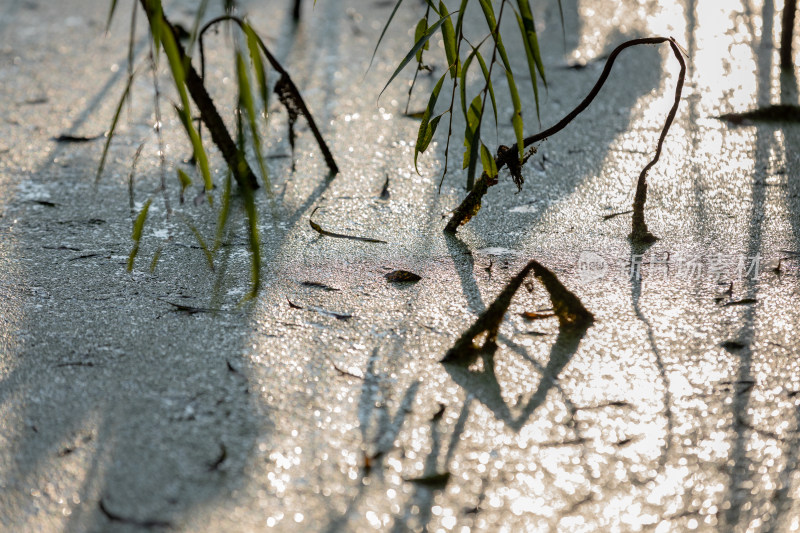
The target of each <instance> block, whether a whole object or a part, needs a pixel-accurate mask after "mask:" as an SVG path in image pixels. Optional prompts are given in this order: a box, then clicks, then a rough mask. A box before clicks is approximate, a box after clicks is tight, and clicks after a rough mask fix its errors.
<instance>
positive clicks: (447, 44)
mask: <svg viewBox="0 0 800 533" xmlns="http://www.w3.org/2000/svg"><path fill="white" fill-rule="evenodd" d="M446 12H447V6H445V5H444V2H442V1H441V0H440V1H439V13H446ZM443 20H444V23H443V24H442V39H443V40H444V52H445V55H446V56H447V66H448V70H449V71H450V77H451V78H455V77H456V76H458V72H459V62H460V61H459V57H458V53H457V52H456V30H455V28H453V21H451V20H450V17H444V18H443ZM426 44H427V41H426Z"/></svg>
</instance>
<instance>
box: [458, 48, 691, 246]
mask: <svg viewBox="0 0 800 533" xmlns="http://www.w3.org/2000/svg"><path fill="white" fill-rule="evenodd" d="M661 43H669V44H670V47H671V48H672V51H673V53H674V54H675V58H676V59H677V60H678V62H679V63H680V65H681V74H680V76H679V83H678V86H677V87H676V89H675V101H676V102H679V101H680V97H681V93H682V89H683V80H684V77H685V72H686V61H685V60H684V58H683V55H682V52H681V51H680V48H679V47H678V45H677V43H676V42H675V40H674V39H673V38H671V37H647V38H642V39H632V40H630V41H626V42H624V43H622V44H621V45H619V46H617V47H616V48H615V49H614V51H613V52H611V54H609V56H608V59H607V60H606V64H605V66H604V67H603V72H602V73H601V74H600V77H599V78H598V80H597V82H596V83H595V84H594V87H592V90H591V91H590V92H589V94H588V95H587V96H586V97H585V98H584V99H583V100H582V101H581V102H580V103H579V104H578V106H577V107H575V109H573V110H572V111H570V113H569V114H567V115H566V116H565V117H564V118H562V119H561V120H560V121H559V122H558V123H557V124H555V125H554V126H551V127H550V128H548V129H546V130H544V131H542V132H539V133H537V134H535V135H531V136H530V137H526V138H525V139H524V140H523V143H524V146H525V148H527V147H529V146H531V145H533V144H535V143H537V142H540V141H542V140H544V139H546V138H547V137H550V136H551V135H554V134H555V133H558V132H559V131H561V130H562V129H564V128H565V127H566V126H567V125H568V124H569V123H570V122H572V121H573V120H574V119H575V117H577V116H578V115H579V114H581V113H582V112H583V111H584V110H585V109H586V108H587V107H589V104H591V103H592V101H593V100H594V99H595V97H596V96H597V94H598V93H599V92H600V89H602V87H603V85H604V84H605V82H606V80H607V79H608V76H609V74H610V72H611V67H612V66H613V65H614V61H615V60H616V59H617V56H619V54H620V53H621V52H622V51H623V50H625V49H626V48H630V47H632V46H638V45H646V44H661ZM676 111H677V105H674V106H673V109H672V110H671V111H670V116H669V117H668V119H667V123H666V124H665V128H664V130H662V132H661V139H660V142H659V152H658V153H657V154H656V158H655V159H654V161H652V162H651V163H650V164H648V166H647V169H648V170H649V167H652V166H653V165H654V164H655V161H657V160H658V155H660V147H661V144H662V143H663V139H664V137H665V136H666V132H667V131H668V129H669V126H670V125H671V124H672V119H673V118H674V116H675V112H676ZM518 154H519V150H518V149H517V147H516V145H512V146H511V147H508V146H500V147H499V148H498V149H497V154H496V155H495V163H496V165H497V169H498V170H500V169H502V168H503V167H505V166H509V165H514V164H515V163H516V164H518V163H519V162H518V160H517V158H518ZM640 179H643V178H642V175H640ZM496 183H497V181H496V180H493V179H491V178H489V176H488V175H487V174H486V173H485V172H484V173H483V174H481V177H480V178H479V179H478V180H477V181H476V182H475V186H474V187H473V188H472V190H470V192H469V194H468V195H467V197H466V198H464V200H463V201H462V202H461V204H460V205H459V206H458V207H457V208H456V209H455V210H454V211H453V215H452V216H451V218H450V220H449V221H448V223H447V225H446V226H445V228H444V231H445V232H448V233H455V232H456V231H457V230H458V228H459V227H460V226H462V225H463V224H465V223H467V222H468V221H469V219H470V218H472V217H473V216H475V214H476V213H477V212H478V211H479V210H480V208H481V200H482V199H483V196H484V195H485V194H486V192H487V191H488V190H489V187H491V186H492V185H494V184H496ZM637 185H638V184H637ZM637 189H638V186H637ZM645 191H646V187H645ZM643 194H645V195H646V192H645V193H643ZM645 197H646V196H645ZM642 205H643V202H642Z"/></svg>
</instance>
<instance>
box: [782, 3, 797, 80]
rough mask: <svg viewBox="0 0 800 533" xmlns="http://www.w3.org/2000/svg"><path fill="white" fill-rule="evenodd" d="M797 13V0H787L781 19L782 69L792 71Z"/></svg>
mask: <svg viewBox="0 0 800 533" xmlns="http://www.w3.org/2000/svg"><path fill="white" fill-rule="evenodd" d="M796 11H797V0H786V1H785V2H784V6H783V15H782V17H781V19H782V20H781V68H782V69H792V68H794V62H793V61H792V36H793V35H794V17H795V12H796Z"/></svg>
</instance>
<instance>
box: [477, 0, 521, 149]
mask: <svg viewBox="0 0 800 533" xmlns="http://www.w3.org/2000/svg"><path fill="white" fill-rule="evenodd" d="M521 1H524V0H521ZM480 4H481V8H482V9H483V14H484V16H485V17H486V23H487V24H488V25H489V28H490V31H491V32H492V35H493V36H494V39H495V43H496V44H497V52H498V53H499V54H500V59H501V60H502V62H503V66H504V67H505V71H506V81H508V92H509V94H510V95H511V103H512V104H513V106H514V114H513V115H512V116H511V125H512V126H513V127H514V134H515V136H516V138H517V148H518V150H519V158H520V160H521V159H522V158H523V156H524V155H525V142H524V140H525V134H524V126H525V125H524V123H523V120H522V102H521V101H520V99H519V90H518V89H517V84H516V82H515V81H514V73H513V71H512V70H511V62H510V61H509V60H508V54H507V53H506V48H505V46H503V39H502V38H501V37H500V32H499V31H495V30H496V29H497V21H496V19H495V16H494V10H493V9H492V4H491V2H490V1H489V0H480Z"/></svg>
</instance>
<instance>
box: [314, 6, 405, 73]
mask: <svg viewBox="0 0 800 533" xmlns="http://www.w3.org/2000/svg"><path fill="white" fill-rule="evenodd" d="M316 3H317V0H314V4H315V5H316ZM402 3H403V0H397V3H396V4H395V5H394V9H392V14H391V15H389V20H387V21H386V25H384V26H383V30H382V31H381V36H380V37H378V42H377V43H375V50H373V51H372V57H371V58H370V59H369V66H368V67H367V72H369V69H370V68H372V62H373V61H375V54H377V53H378V47H379V46H380V45H381V41H382V40H383V36H384V35H386V30H387V29H389V24H391V23H392V19H393V18H394V15H395V13H397V10H398V9H399V8H400V4H402Z"/></svg>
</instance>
